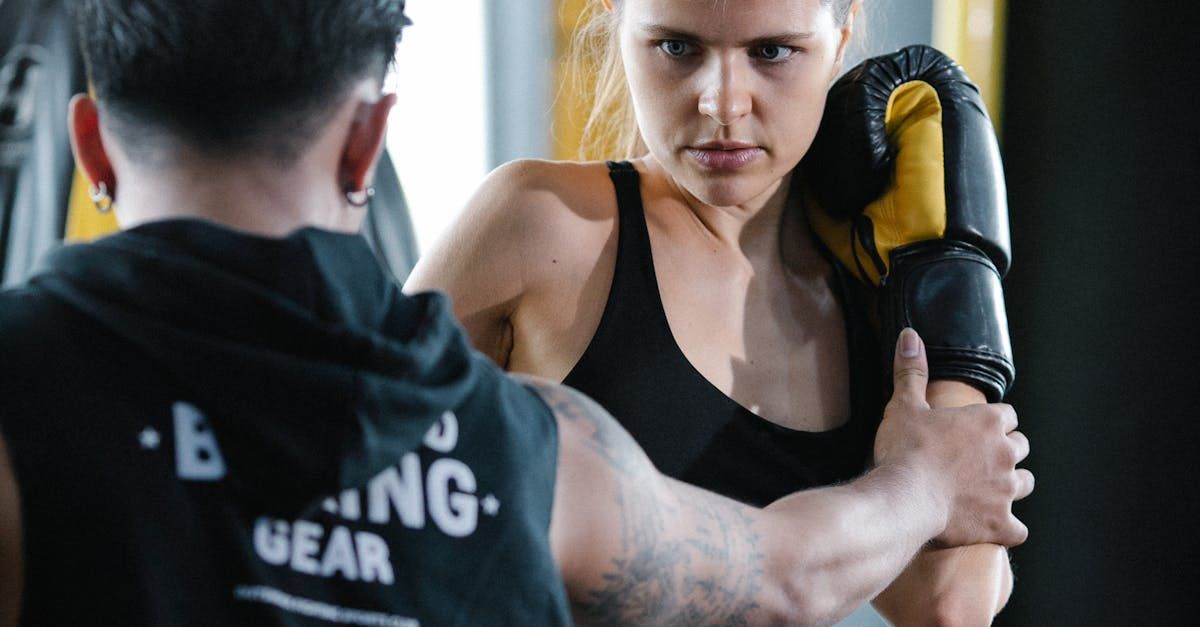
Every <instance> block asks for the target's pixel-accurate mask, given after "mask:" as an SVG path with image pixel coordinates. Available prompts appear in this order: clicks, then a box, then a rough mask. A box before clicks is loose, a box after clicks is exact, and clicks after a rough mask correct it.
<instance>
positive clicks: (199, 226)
mask: <svg viewBox="0 0 1200 627" xmlns="http://www.w3.org/2000/svg"><path fill="white" fill-rule="evenodd" d="M0 431H2V432H3V436H4V438H5V441H6V443H7V446H8V449H9V452H10V455H11V457H12V460H13V466H14V471H15V473H16V476H17V482H18V486H19V489H20V494H21V504H22V520H23V526H24V566H25V583H26V586H25V593H24V597H23V601H22V619H23V622H24V623H25V624H108V625H137V624H147V625H149V624H153V625H228V624H255V625H260V624H281V625H307V624H322V625H324V624H348V625H405V626H410V625H419V624H427V625H484V624H539V625H542V624H565V623H566V622H567V621H568V620H569V618H568V613H567V605H566V598H565V593H564V591H563V588H562V584H561V582H560V580H559V578H558V574H557V569H556V567H555V565H554V563H553V560H552V558H551V555H550V549H549V546H548V539H547V537H548V527H549V522H550V508H551V505H552V499H553V486H554V476H555V464H556V460H557V433H556V430H555V425H554V420H553V417H552V415H551V414H550V413H549V411H548V409H547V408H546V407H545V405H544V404H542V403H541V402H540V400H539V399H538V398H536V396H535V395H534V394H533V393H532V392H530V391H529V390H527V389H525V388H524V387H522V386H520V385H518V384H515V383H513V382H511V381H510V380H509V379H507V378H506V377H504V376H503V375H502V373H500V372H498V371H497V370H496V369H495V368H493V367H491V366H490V364H489V363H488V362H487V360H486V358H483V357H482V356H480V355H479V354H477V353H474V352H473V351H471V350H470V349H469V348H468V344H467V342H466V339H465V338H464V336H463V334H462V332H461V330H460V328H459V327H458V326H457V324H456V323H455V322H454V321H453V319H452V317H451V313H450V310H449V307H448V305H447V302H446V301H445V299H444V298H443V297H440V296H438V295H434V294H422V295H418V296H416V297H407V296H404V295H402V294H401V293H400V292H399V290H398V288H397V287H396V286H395V285H394V284H393V282H392V281H391V280H390V279H389V278H388V277H387V276H386V275H385V274H384V273H383V272H382V271H380V269H379V267H378V264H377V262H376V261H375V259H374V258H373V257H372V255H371V253H370V251H369V249H368V247H367V244H366V243H365V241H364V240H363V239H362V238H360V237H357V236H351V235H340V234H333V233H327V232H323V231H319V230H316V229H303V230H300V231H296V232H295V233H293V234H292V235H290V236H289V237H286V238H283V239H267V238H260V237H254V236H250V235H245V234H239V233H236V232H233V231H230V230H227V229H224V228H220V227H217V226H215V225H212V224H209V223H206V222H201V221H195V220H180V221H169V222H160V223H153V224H148V225H145V226H142V227H138V228H136V229H133V230H131V231H128V232H124V233H120V234H117V235H114V236H111V237H108V238H105V239H103V240H100V241H98V242H96V243H94V244H88V245H78V246H70V247H66V248H64V249H62V250H60V251H58V252H57V253H56V254H55V255H53V257H52V258H51V259H50V263H49V269H48V270H47V271H46V272H45V273H43V274H41V275H39V276H38V277H35V278H34V279H33V280H32V281H31V283H30V284H29V285H27V286H25V287H23V288H20V289H17V290H12V291H9V292H4V293H3V294H0Z"/></svg>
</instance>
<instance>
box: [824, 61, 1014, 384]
mask: <svg viewBox="0 0 1200 627" xmlns="http://www.w3.org/2000/svg"><path fill="white" fill-rule="evenodd" d="M800 168H801V180H802V181H803V185H804V192H803V194H804V195H803V202H804V208H805V211H806V213H807V215H808V219H809V222H810V223H811V224H812V226H813V230H814V231H815V232H816V233H817V235H818V237H820V239H821V241H822V242H823V243H824V244H825V246H826V247H828V248H829V250H830V251H831V252H832V253H833V254H834V255H835V256H836V257H837V259H838V260H839V261H840V262H841V263H842V264H844V265H845V266H846V267H847V268H848V269H849V270H850V271H851V272H853V273H854V274H855V275H856V276H857V277H858V278H859V279H860V280H862V281H863V282H864V283H867V284H869V285H873V286H876V287H877V288H878V291H877V294H878V296H879V322H880V327H881V328H880V333H881V336H882V337H881V339H882V345H883V346H886V347H888V350H885V351H884V352H886V353H887V355H886V358H885V359H883V360H882V363H884V364H885V368H887V369H889V370H890V366H891V363H892V360H891V350H890V349H891V347H892V346H894V345H895V341H896V338H897V336H898V335H899V333H900V331H901V330H902V329H903V328H904V327H906V326H911V327H913V328H914V329H916V330H917V331H918V332H919V333H920V334H921V337H922V338H923V339H924V340H925V344H926V348H927V352H928V355H929V368H930V376H931V377H932V378H935V379H954V380H960V381H965V382H967V383H970V384H973V385H975V386H976V387H978V388H979V389H980V390H981V391H983V392H984V394H985V395H986V396H987V397H988V399H989V400H990V401H996V400H999V399H1000V398H1002V397H1003V396H1004V395H1005V393H1006V392H1007V391H1008V388H1009V386H1011V385H1012V381H1013V378H1014V376H1015V374H1016V373H1015V370H1014V367H1013V360H1012V348H1011V345H1010V342H1009V335H1008V318H1007V314H1006V313H1005V309H1004V295H1003V292H1002V291H1001V287H1000V280H1001V278H1003V276H1004V275H1005V273H1006V272H1007V271H1008V267H1009V260H1010V255H1009V238H1008V204H1007V200H1006V193H1005V187H1004V172H1003V168H1002V166H1001V162H1000V153H999V149H998V147H997V145H996V135H995V131H994V130H993V129H992V124H991V120H990V119H989V117H988V114H987V110H986V109H985V107H984V104H983V100H982V99H981V98H980V95H979V89H978V88H977V87H976V86H975V85H974V84H973V83H972V82H971V81H970V79H968V78H967V75H966V73H965V72H964V71H963V69H962V67H961V66H959V65H958V64H957V63H955V62H954V61H953V60H952V59H950V58H949V57H947V56H946V55H944V54H942V53H941V52H938V51H937V50H934V49H933V48H930V47H928V46H910V47H908V48H904V49H902V50H900V51H898V52H896V53H893V54H889V55H884V56H881V57H876V58H873V59H868V60H867V61H864V62H863V63H862V64H860V65H859V66H858V67H856V68H854V69H853V70H851V71H850V72H848V73H847V74H846V75H845V76H843V77H842V78H841V79H839V80H838V81H837V82H836V83H835V84H834V85H833V87H832V88H831V89H830V92H829V97H828V100H827V102H826V106H825V115H824V118H823V119H822V121H821V126H820V129H819V130H818V132H817V136H816V138H815V139H814V141H813V145H812V148H811V149H810V150H809V152H808V154H806V155H805V157H804V160H803V161H802V162H801V164H800ZM886 380H890V376H888V377H887V379H886Z"/></svg>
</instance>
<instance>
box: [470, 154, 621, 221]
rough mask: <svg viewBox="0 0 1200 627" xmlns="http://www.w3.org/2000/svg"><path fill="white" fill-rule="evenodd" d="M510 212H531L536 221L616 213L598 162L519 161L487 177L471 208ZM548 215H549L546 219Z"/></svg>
mask: <svg viewBox="0 0 1200 627" xmlns="http://www.w3.org/2000/svg"><path fill="white" fill-rule="evenodd" d="M480 204H482V205H484V206H483V207H479V208H480V209H484V208H485V207H486V206H490V207H491V208H493V209H500V210H504V211H512V212H531V213H533V214H535V215H532V216H529V217H534V218H537V219H546V218H553V217H554V216H553V215H552V214H554V213H556V212H563V213H566V214H569V216H564V217H570V216H573V217H577V218H584V219H605V218H611V217H612V216H613V215H614V211H615V209H616V200H615V195H614V193H613V191H612V182H611V181H610V179H609V178H608V168H607V166H606V165H605V164H604V163H603V162H601V161H547V160H541V159H521V160H517V161H512V162H509V163H506V164H504V165H502V166H500V167H499V168H497V169H496V170H495V171H493V172H492V174H491V175H489V176H488V178H487V180H486V181H485V182H484V184H483V185H482V186H481V187H480V192H479V194H477V195H476V197H475V198H474V199H472V202H471V205H472V206H477V205H480ZM548 214H550V215H548Z"/></svg>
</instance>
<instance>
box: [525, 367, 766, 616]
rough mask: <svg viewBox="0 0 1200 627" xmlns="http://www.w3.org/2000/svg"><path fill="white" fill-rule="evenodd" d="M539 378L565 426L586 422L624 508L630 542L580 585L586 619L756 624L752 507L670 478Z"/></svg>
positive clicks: (572, 397) (598, 413)
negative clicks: (590, 581)
mask: <svg viewBox="0 0 1200 627" xmlns="http://www.w3.org/2000/svg"><path fill="white" fill-rule="evenodd" d="M532 384H533V386H534V388H535V390H536V391H537V392H538V393H539V394H540V395H541V396H542V398H543V399H545V401H546V403H547V405H549V407H550V408H551V410H553V411H554V412H555V414H556V415H557V416H558V418H559V419H560V421H562V423H563V424H569V425H575V426H580V427H582V431H581V432H582V433H585V434H587V436H586V440H585V442H584V445H585V446H586V449H587V450H588V451H591V452H593V453H595V454H596V455H597V456H599V458H600V459H602V460H603V461H604V465H605V467H606V468H608V469H611V471H612V472H611V473H607V474H608V476H610V477H611V488H612V490H611V491H604V492H603V493H604V494H608V495H609V496H608V497H606V498H611V499H612V507H613V511H615V512H616V513H617V520H618V521H619V525H620V534H619V537H620V546H619V547H614V550H613V553H612V557H611V562H610V563H609V564H608V567H607V568H603V569H598V576H597V577H596V578H595V579H594V580H593V585H591V586H590V588H589V589H587V590H583V591H578V590H573V591H572V595H571V596H572V599H573V601H574V602H575V604H576V611H577V615H576V618H577V619H580V620H582V621H584V622H586V623H591V624H599V625H705V624H713V625H744V624H747V623H748V622H749V621H750V619H751V616H752V615H753V614H754V613H755V612H756V610H757V609H758V603H757V601H756V595H757V594H758V593H759V592H760V591H761V588H762V579H763V568H764V566H763V562H764V557H763V555H762V553H761V551H760V548H759V540H760V538H759V534H758V532H757V531H756V529H755V527H754V522H753V520H752V519H751V516H750V515H749V510H748V509H747V508H745V507H743V506H741V505H739V504H738V503H735V502H733V501H730V500H728V499H724V498H722V497H719V496H716V495H713V494H709V493H706V492H703V491H701V490H698V489H696V488H691V487H690V486H686V485H684V484H680V483H677V482H674V481H671V480H669V479H666V478H665V477H662V476H661V475H660V474H658V471H657V470H655V469H654V467H653V465H652V464H651V463H650V461H649V460H648V459H647V458H646V456H645V454H644V453H642V451H641V449H640V448H639V447H638V446H637V444H636V443H635V442H634V441H633V439H632V438H631V437H630V436H629V434H628V433H627V432H626V431H625V430H624V429H622V428H621V426H620V425H619V424H617V422H616V421H615V420H614V419H613V418H612V416H610V415H609V414H608V412H606V411H605V410H604V409H603V408H601V407H600V406H599V405H597V404H596V403H595V402H594V401H592V400H591V399H588V398H587V397H586V396H584V395H582V394H579V393H578V392H575V391H573V390H570V389H569V388H565V387H562V386H557V385H552V384H545V383H539V382H536V381H533V382H532ZM563 437H571V436H567V435H564V436H563ZM613 544H616V543H615V542H614V543H613Z"/></svg>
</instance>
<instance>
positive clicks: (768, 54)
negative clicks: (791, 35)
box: [754, 44, 795, 61]
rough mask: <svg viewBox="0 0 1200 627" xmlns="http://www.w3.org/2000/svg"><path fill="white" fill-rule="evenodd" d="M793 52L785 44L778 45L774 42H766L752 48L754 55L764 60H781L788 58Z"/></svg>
mask: <svg viewBox="0 0 1200 627" xmlns="http://www.w3.org/2000/svg"><path fill="white" fill-rule="evenodd" d="M793 52H795V50H793V49H792V48H789V47H787V46H779V45H775V44H767V45H764V46H759V47H757V48H755V49H754V56H756V57H758V58H760V59H763V60H765V61H782V60H783V59H786V58H788V57H789V56H791V55H792V53H793Z"/></svg>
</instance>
